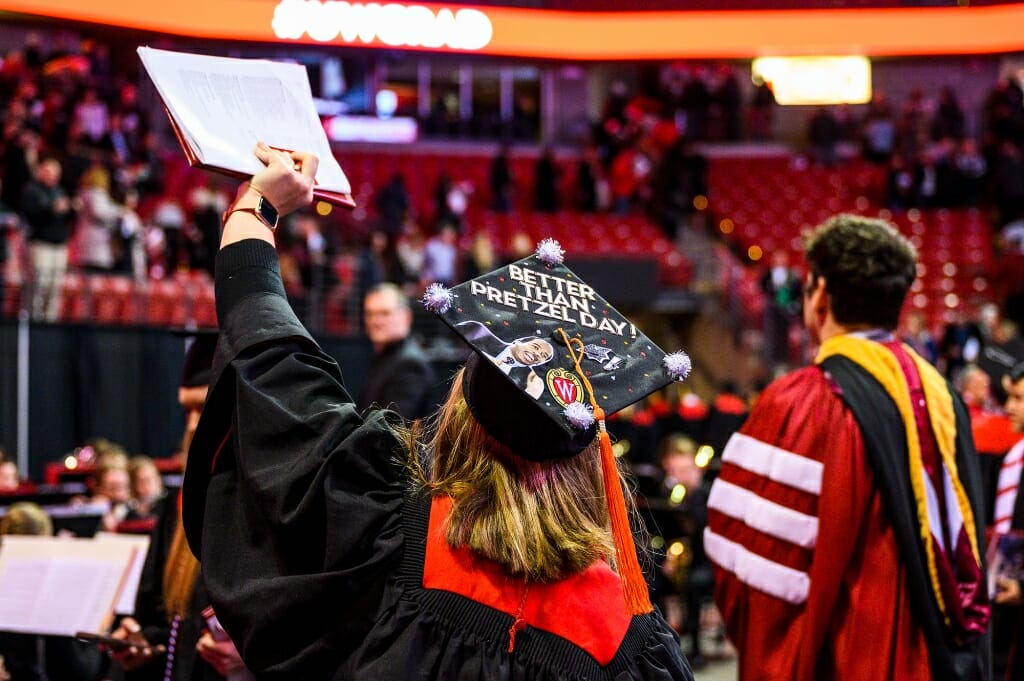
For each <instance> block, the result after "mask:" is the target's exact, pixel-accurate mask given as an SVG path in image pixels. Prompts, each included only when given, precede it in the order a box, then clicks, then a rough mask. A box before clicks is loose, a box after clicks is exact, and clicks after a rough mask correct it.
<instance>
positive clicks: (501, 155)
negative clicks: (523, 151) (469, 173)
mask: <svg viewBox="0 0 1024 681" xmlns="http://www.w3.org/2000/svg"><path fill="white" fill-rule="evenodd" d="M508 153H509V150H508V146H506V145H502V146H501V148H499V149H498V153H497V154H495V156H494V158H493V159H491V169H490V185H491V209H492V210H494V211H495V212H498V213H507V212H509V211H510V210H511V209H512V205H513V202H514V201H515V193H516V185H515V177H514V176H513V175H512V166H511V165H510V164H509V158H508Z"/></svg>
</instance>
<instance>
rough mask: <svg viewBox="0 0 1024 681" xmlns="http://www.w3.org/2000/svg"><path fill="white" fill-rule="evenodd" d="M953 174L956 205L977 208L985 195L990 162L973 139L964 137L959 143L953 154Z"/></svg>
mask: <svg viewBox="0 0 1024 681" xmlns="http://www.w3.org/2000/svg"><path fill="white" fill-rule="evenodd" d="M953 174H954V181H953V182H952V187H951V189H952V191H953V201H954V204H955V205H960V206H970V207H973V206H977V205H978V203H979V202H980V201H981V198H982V195H983V191H984V186H985V180H986V178H987V175H988V162H987V161H986V160H985V157H984V156H983V155H982V154H981V152H980V151H979V150H978V143H977V142H976V141H975V140H974V138H973V137H964V138H963V139H961V140H959V141H958V142H957V146H956V150H955V151H954V152H953Z"/></svg>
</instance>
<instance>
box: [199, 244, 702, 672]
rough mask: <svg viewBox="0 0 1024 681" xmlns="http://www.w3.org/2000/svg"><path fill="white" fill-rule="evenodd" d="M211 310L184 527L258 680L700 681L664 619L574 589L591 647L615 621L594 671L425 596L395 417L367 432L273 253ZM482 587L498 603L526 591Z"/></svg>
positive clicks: (498, 583) (551, 638) (244, 267)
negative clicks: (208, 357) (631, 612)
mask: <svg viewBox="0 0 1024 681" xmlns="http://www.w3.org/2000/svg"><path fill="white" fill-rule="evenodd" d="M243 300H244V304H243V303H242V301H243ZM217 301H218V314H219V318H220V328H221V341H220V345H219V348H218V356H217V358H216V359H215V363H214V367H215V378H214V382H213V388H212V390H211V394H210V397H209V399H208V401H207V405H206V410H205V412H204V414H203V418H202V420H201V422H200V425H199V428H198V430H197V433H196V436H195V440H194V441H193V445H192V450H191V453H190V459H189V465H188V469H187V471H188V472H187V473H186V480H185V506H184V517H185V527H186V531H187V533H188V536H189V541H190V543H191V545H192V547H193V549H194V550H198V551H199V552H200V554H201V556H202V563H203V570H204V572H203V574H204V578H205V580H206V586H207V589H208V590H209V593H210V597H211V600H212V601H213V604H214V607H215V609H216V610H217V613H218V615H219V617H220V620H221V622H222V623H223V624H224V625H225V627H226V628H227V630H228V632H229V633H230V634H231V635H232V638H233V639H234V640H235V642H236V644H237V645H238V647H239V649H240V650H241V651H242V654H243V657H244V659H245V661H246V664H247V665H248V666H249V668H250V669H251V670H253V671H254V672H255V673H256V675H257V678H259V679H261V681H262V680H265V679H266V680H275V679H282V680H283V679H289V680H290V681H295V680H301V679H310V680H315V681H325V680H328V679H338V680H341V679H351V680H355V679H359V680H365V679H388V680H392V679H413V678H415V679H423V680H429V679H444V680H446V681H449V680H466V681H469V680H472V681H484V680H485V679H486V680H492V679H507V680H520V679H521V680H525V679H537V680H548V681H555V679H558V680H560V681H564V680H567V679H570V680H571V679H578V680H580V681H582V680H583V679H608V680H611V679H615V680H616V681H626V680H627V679H638V680H639V679H661V680H665V681H668V680H670V679H672V680H691V679H692V675H691V673H690V670H689V667H688V665H687V664H686V662H685V660H684V659H683V657H682V654H681V652H680V649H679V642H678V639H677V638H676V636H675V634H674V633H673V632H672V631H671V629H670V628H669V627H668V625H667V624H666V623H665V621H664V620H663V619H662V617H661V616H660V615H658V614H656V613H652V614H647V615H641V616H633V617H629V616H628V615H626V614H625V611H624V606H623V605H621V603H622V601H621V600H610V601H606V602H595V599H588V598H587V596H588V595H589V593H588V592H587V591H586V590H585V589H584V590H582V591H580V592H579V593H573V598H571V599H568V601H569V602H564V603H559V604H558V606H557V607H558V608H559V611H558V616H559V617H564V620H565V622H573V623H576V624H577V628H582V629H584V630H593V631H597V630H600V626H598V625H599V623H600V622H602V621H603V618H606V617H607V613H608V612H609V611H611V610H612V609H614V608H616V607H621V608H623V610H622V614H623V615H624V617H623V618H622V619H624V621H625V625H626V628H625V629H624V630H623V632H622V636H621V638H618V637H617V638H616V640H615V644H614V645H613V646H612V647H611V658H610V659H609V660H608V661H607V662H606V663H605V664H599V663H598V662H597V661H595V659H594V657H593V656H591V655H590V654H588V653H587V652H586V650H585V649H584V645H585V643H584V642H581V641H580V640H570V638H566V637H562V636H558V635H555V634H552V633H550V632H548V631H544V630H541V629H537V628H534V627H531V626H526V627H525V628H517V629H516V630H515V636H514V637H512V636H511V635H510V634H511V630H512V629H513V622H514V618H513V617H512V616H511V615H509V614H507V613H505V612H502V611H500V610H498V609H495V608H492V607H489V606H488V605H484V604H483V603H481V602H478V600H477V599H476V598H475V597H474V596H473V595H472V594H469V595H467V594H465V593H464V594H463V595H459V594H457V593H453V592H451V591H446V590H443V589H434V588H425V587H424V584H423V580H424V574H425V567H424V560H425V553H426V544H427V542H426V540H425V536H426V532H427V526H428V518H429V515H430V510H431V505H432V504H436V503H437V501H436V500H433V501H432V500H431V499H430V498H429V497H427V496H425V495H423V494H422V493H419V492H417V491H415V490H413V489H412V486H411V485H410V481H409V479H408V477H407V476H406V474H405V470H406V469H405V466H404V464H403V463H402V460H403V459H404V457H405V456H406V451H405V448H404V446H403V444H402V442H401V441H400V440H399V439H398V438H397V437H396V435H395V434H394V431H393V429H392V427H393V425H394V424H395V423H397V419H398V417H397V415H395V414H394V413H393V412H385V411H376V412H371V413H370V414H369V415H368V416H367V417H366V420H365V421H364V420H363V419H362V418H361V417H360V416H359V414H358V412H357V410H356V408H355V406H354V405H353V404H352V401H351V399H350V398H349V396H348V394H347V393H346V391H345V388H344V385H343V383H342V378H341V375H340V372H339V370H338V366H337V364H336V363H335V362H334V361H333V360H332V359H331V358H330V357H328V356H327V355H326V354H325V353H324V352H322V351H321V350H320V349H319V348H318V347H317V345H316V344H315V342H314V341H313V340H312V339H311V337H310V336H309V334H308V333H307V332H306V330H305V329H304V328H303V327H302V326H301V324H300V323H299V322H298V320H297V319H296V318H295V316H294V314H293V313H292V311H291V310H290V308H289V307H288V305H287V301H286V299H285V297H284V290H283V287H282V286H281V283H280V276H279V273H278V270H277V261H276V254H275V252H274V250H273V249H272V248H271V247H270V246H268V245H267V244H265V243H263V242H260V241H243V242H241V243H239V244H235V245H232V246H229V247H227V248H225V249H224V250H222V251H221V253H220V255H219V256H218V262H217ZM204 452H214V455H213V456H212V457H211V456H209V455H208V454H205V455H204ZM435 555H437V554H435ZM453 568H454V565H453ZM444 572H445V569H444V565H443V564H442V565H441V566H440V570H438V566H436V565H435V567H434V570H433V573H434V574H435V575H437V574H438V573H442V574H443V573H444ZM615 579H616V582H617V577H616V578H615ZM470 586H472V584H470ZM477 586H480V587H481V588H483V589H484V590H489V591H491V592H492V594H494V593H497V594H499V595H500V594H502V593H503V592H504V591H505V590H507V589H510V588H517V589H518V588H521V582H518V581H517V580H510V579H507V578H505V579H495V580H492V581H490V582H487V583H484V582H483V581H482V580H481V581H480V582H479V583H478V584H477ZM619 589H620V591H619V594H620V595H621V585H620V586H619ZM516 593H519V591H518V590H517V591H516ZM548 605H549V607H550V604H548ZM511 638H514V640H510V639H511ZM510 648H512V652H509V649H510Z"/></svg>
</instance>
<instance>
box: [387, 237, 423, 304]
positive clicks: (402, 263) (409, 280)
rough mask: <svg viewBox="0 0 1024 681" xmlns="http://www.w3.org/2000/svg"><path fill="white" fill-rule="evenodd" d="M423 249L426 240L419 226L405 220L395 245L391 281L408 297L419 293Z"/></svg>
mask: <svg viewBox="0 0 1024 681" xmlns="http://www.w3.org/2000/svg"><path fill="white" fill-rule="evenodd" d="M425 247H426V239H425V238H424V236H423V230H422V229H420V226H419V224H418V223H417V222H416V221H415V220H413V219H409V220H406V221H405V227H404V228H403V230H402V235H401V236H400V237H398V241H397V242H396V243H395V259H394V263H393V266H392V281H394V282H395V283H397V284H398V285H399V286H401V287H402V289H403V290H404V291H405V293H406V295H408V296H415V295H417V294H418V293H419V291H418V290H416V289H417V287H418V286H419V284H420V280H421V279H422V275H423V262H424V259H425V257H426V253H425V251H424V249H425Z"/></svg>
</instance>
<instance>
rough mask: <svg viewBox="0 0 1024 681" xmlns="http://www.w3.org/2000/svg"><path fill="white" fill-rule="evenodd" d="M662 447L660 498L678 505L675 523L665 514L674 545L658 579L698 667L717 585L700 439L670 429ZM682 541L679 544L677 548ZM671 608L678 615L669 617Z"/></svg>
mask: <svg viewBox="0 0 1024 681" xmlns="http://www.w3.org/2000/svg"><path fill="white" fill-rule="evenodd" d="M659 450H660V451H659V456H658V462H659V464H660V465H661V469H662V470H663V471H664V478H663V479H662V484H661V487H660V492H661V499H662V500H663V503H667V504H668V505H669V506H670V507H671V508H672V509H673V511H672V513H671V518H672V520H673V521H674V522H673V523H672V524H671V525H670V524H669V523H668V521H667V519H666V521H665V527H662V528H661V529H662V531H663V532H664V533H665V535H666V536H665V539H666V544H668V546H669V550H668V551H667V554H666V556H665V561H664V563H663V564H662V566H661V570H660V571H659V572H660V574H659V575H658V582H660V583H661V585H662V589H661V592H662V593H666V592H667V594H668V595H669V598H668V603H667V604H666V605H667V607H666V608H665V610H666V611H667V612H666V618H667V619H668V622H669V624H671V625H672V626H673V628H675V629H676V630H677V631H679V632H680V633H685V635H686V638H687V640H688V641H689V644H690V645H689V650H687V659H688V660H689V661H690V665H691V666H692V667H694V668H696V669H699V668H701V667H703V666H705V665H706V664H707V661H706V660H705V659H704V655H703V652H702V648H701V637H700V619H701V618H700V613H701V610H702V609H703V605H704V603H706V602H707V601H709V600H710V599H711V596H712V592H713V590H714V576H713V574H712V572H711V565H710V563H709V562H708V559H707V556H706V555H705V553H704V528H705V527H706V526H707V522H708V509H707V503H708V502H707V488H706V486H705V484H704V471H703V469H702V468H701V467H700V466H699V465H698V464H697V462H696V455H697V443H696V442H695V441H694V440H693V439H692V438H689V437H687V436H685V435H679V434H672V435H669V436H667V437H666V438H664V439H663V440H662V442H661V446H660V448H659ZM677 542H678V544H679V546H678V548H673V546H672V545H673V544H675V543H677ZM666 578H667V582H668V584H666V583H665V582H666ZM666 587H668V588H666ZM673 596H675V597H676V598H678V597H680V596H681V597H682V599H683V603H684V605H685V611H684V613H685V614H683V613H678V608H677V606H674V604H673V603H672V600H673V598H672V597H673ZM669 613H672V614H673V615H674V616H673V617H669ZM680 614H682V615H683V616H682V617H680V616H679V615H680Z"/></svg>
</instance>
